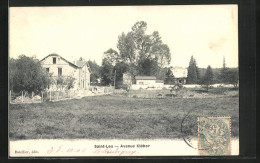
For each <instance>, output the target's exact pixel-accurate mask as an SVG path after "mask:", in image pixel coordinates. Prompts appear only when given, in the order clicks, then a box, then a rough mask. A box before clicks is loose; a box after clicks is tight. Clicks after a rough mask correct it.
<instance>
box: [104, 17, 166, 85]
mask: <svg viewBox="0 0 260 163" xmlns="http://www.w3.org/2000/svg"><path fill="white" fill-rule="evenodd" d="M146 29H147V23H146V22H144V21H138V22H136V23H135V24H134V25H133V26H132V30H131V31H130V32H128V33H124V32H123V33H122V34H121V35H119V36H118V42H117V48H118V50H119V52H117V51H116V50H114V49H111V48H110V49H108V50H107V51H105V52H104V55H103V59H102V68H101V70H102V71H101V78H102V83H103V84H106V85H107V84H111V83H112V82H113V79H112V78H113V77H112V75H113V73H114V71H113V72H112V71H111V69H112V68H111V67H113V66H114V67H115V66H116V65H117V64H118V63H124V64H125V66H126V65H127V66H126V67H128V68H127V71H128V73H130V74H131V76H132V79H134V77H135V76H137V75H146V76H151V75H153V76H159V77H160V78H162V77H164V75H165V74H163V75H162V72H163V71H161V69H162V68H163V67H165V66H167V65H169V63H170V61H171V54H170V49H169V47H168V45H166V44H164V43H163V42H162V40H161V37H160V35H159V32H158V31H154V32H153V33H152V34H146ZM121 75H122V74H120V76H116V77H118V78H119V80H121V78H122V76H121ZM163 79H164V78H163ZM116 80H117V79H116ZM116 82H118V80H117V81H116Z"/></svg>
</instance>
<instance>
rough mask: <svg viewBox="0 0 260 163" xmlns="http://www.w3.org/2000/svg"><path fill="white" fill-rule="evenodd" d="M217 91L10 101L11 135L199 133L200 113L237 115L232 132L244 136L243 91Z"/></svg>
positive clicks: (69, 136) (103, 136)
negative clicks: (241, 117)
mask: <svg viewBox="0 0 260 163" xmlns="http://www.w3.org/2000/svg"><path fill="white" fill-rule="evenodd" d="M193 92H194V91H193ZM156 93H158V92H156ZM186 93H187V90H186ZM129 94H132V95H133V94H137V93H136V92H130V93H129ZM211 94H214V96H211V95H210V96H203V98H197V97H196V96H189V98H183V97H178V96H176V97H175V98H172V97H168V96H164V97H165V98H138V97H137V96H135V97H133V96H131V97H130V96H129V95H127V94H111V95H103V96H91V97H84V98H82V99H71V100H66V101H57V102H44V103H32V104H10V105H9V138H10V139H11V140H20V139H65V138H67V139H78V138H87V139H156V138H165V139H173V138H182V135H183V134H189V135H191V136H194V137H196V136H197V127H196V124H197V117H198V116H231V117H232V118H231V120H232V130H231V131H232V133H231V134H232V136H233V137H238V135H239V133H238V132H239V129H238V128H239V127H238V126H239V98H238V95H236V96H234V95H229V94H228V93H227V94H225V95H223V94H222V93H219V92H218V91H216V90H215V92H214V91H212V92H211ZM218 94H221V96H217V95H218ZM191 110H192V111H191ZM188 113H189V115H188V116H187V114H188ZM185 117H186V119H185V120H184V121H183V119H184V118H185Z"/></svg>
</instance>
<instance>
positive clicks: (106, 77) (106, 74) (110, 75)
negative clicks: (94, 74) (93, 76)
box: [100, 59, 114, 85]
mask: <svg viewBox="0 0 260 163" xmlns="http://www.w3.org/2000/svg"><path fill="white" fill-rule="evenodd" d="M113 69H114V67H113V65H112V64H111V63H110V62H108V61H107V60H105V59H103V61H102V66H101V69H100V75H101V83H102V85H112V84H113V81H114V80H113V79H114V72H113Z"/></svg>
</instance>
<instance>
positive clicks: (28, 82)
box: [9, 55, 51, 93]
mask: <svg viewBox="0 0 260 163" xmlns="http://www.w3.org/2000/svg"><path fill="white" fill-rule="evenodd" d="M9 70H10V75H9V81H10V88H11V89H12V90H13V91H15V92H20V91H27V92H28V93H31V92H36V93H39V92H40V91H42V90H44V89H46V88H47V87H48V86H49V85H50V83H51V77H50V75H49V74H48V73H47V72H46V71H45V70H44V69H43V68H42V67H41V64H40V62H38V61H36V60H34V59H33V58H32V57H26V56H25V55H20V56H19V57H18V59H10V62H9Z"/></svg>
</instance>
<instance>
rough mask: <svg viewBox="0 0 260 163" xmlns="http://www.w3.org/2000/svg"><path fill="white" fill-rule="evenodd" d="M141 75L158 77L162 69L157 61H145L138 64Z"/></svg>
mask: <svg viewBox="0 0 260 163" xmlns="http://www.w3.org/2000/svg"><path fill="white" fill-rule="evenodd" d="M138 69H139V75H145V76H156V75H157V73H158V72H159V70H160V67H159V65H158V63H157V61H156V60H155V59H148V58H147V59H145V60H141V61H139V63H138Z"/></svg>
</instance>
